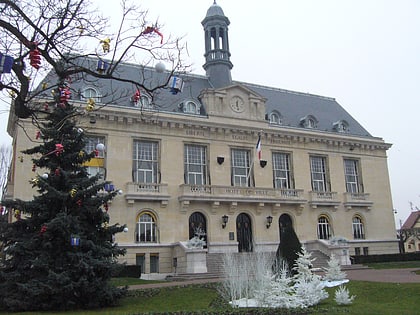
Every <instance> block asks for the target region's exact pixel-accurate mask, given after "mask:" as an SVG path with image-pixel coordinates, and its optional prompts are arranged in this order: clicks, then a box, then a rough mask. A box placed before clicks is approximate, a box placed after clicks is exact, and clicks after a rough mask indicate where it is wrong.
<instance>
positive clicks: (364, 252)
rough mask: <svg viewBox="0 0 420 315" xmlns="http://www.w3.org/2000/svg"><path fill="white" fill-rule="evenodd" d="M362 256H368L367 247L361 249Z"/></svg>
mask: <svg viewBox="0 0 420 315" xmlns="http://www.w3.org/2000/svg"><path fill="white" fill-rule="evenodd" d="M363 255H365V256H367V255H369V247H363Z"/></svg>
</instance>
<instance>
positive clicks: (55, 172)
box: [54, 168, 60, 176]
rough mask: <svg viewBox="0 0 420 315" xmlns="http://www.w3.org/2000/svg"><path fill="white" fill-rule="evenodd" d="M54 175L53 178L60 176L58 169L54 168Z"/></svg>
mask: <svg viewBox="0 0 420 315" xmlns="http://www.w3.org/2000/svg"><path fill="white" fill-rule="evenodd" d="M54 175H55V176H60V169H59V168H56V169H55V171H54Z"/></svg>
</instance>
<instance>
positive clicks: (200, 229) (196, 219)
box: [188, 212, 207, 244]
mask: <svg viewBox="0 0 420 315" xmlns="http://www.w3.org/2000/svg"><path fill="white" fill-rule="evenodd" d="M189 227H190V232H189V238H188V239H192V238H193V237H194V236H196V235H197V236H198V237H199V238H200V239H202V240H204V241H205V242H206V244H207V223H206V218H205V216H204V214H202V213H201V212H194V213H193V214H191V215H190V219H189Z"/></svg>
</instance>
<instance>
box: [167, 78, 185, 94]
mask: <svg viewBox="0 0 420 315" xmlns="http://www.w3.org/2000/svg"><path fill="white" fill-rule="evenodd" d="M183 88H184V81H183V80H182V79H181V78H180V77H177V76H173V77H172V80H171V82H170V91H171V93H172V94H173V95H176V94H178V93H179V92H182V89H183Z"/></svg>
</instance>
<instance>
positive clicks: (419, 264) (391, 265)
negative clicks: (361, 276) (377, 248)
mask: <svg viewBox="0 0 420 315" xmlns="http://www.w3.org/2000/svg"><path fill="white" fill-rule="evenodd" d="M366 265H367V266H369V267H371V268H373V269H400V268H419V269H420V260H415V261H393V262H385V263H369V264H366Z"/></svg>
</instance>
